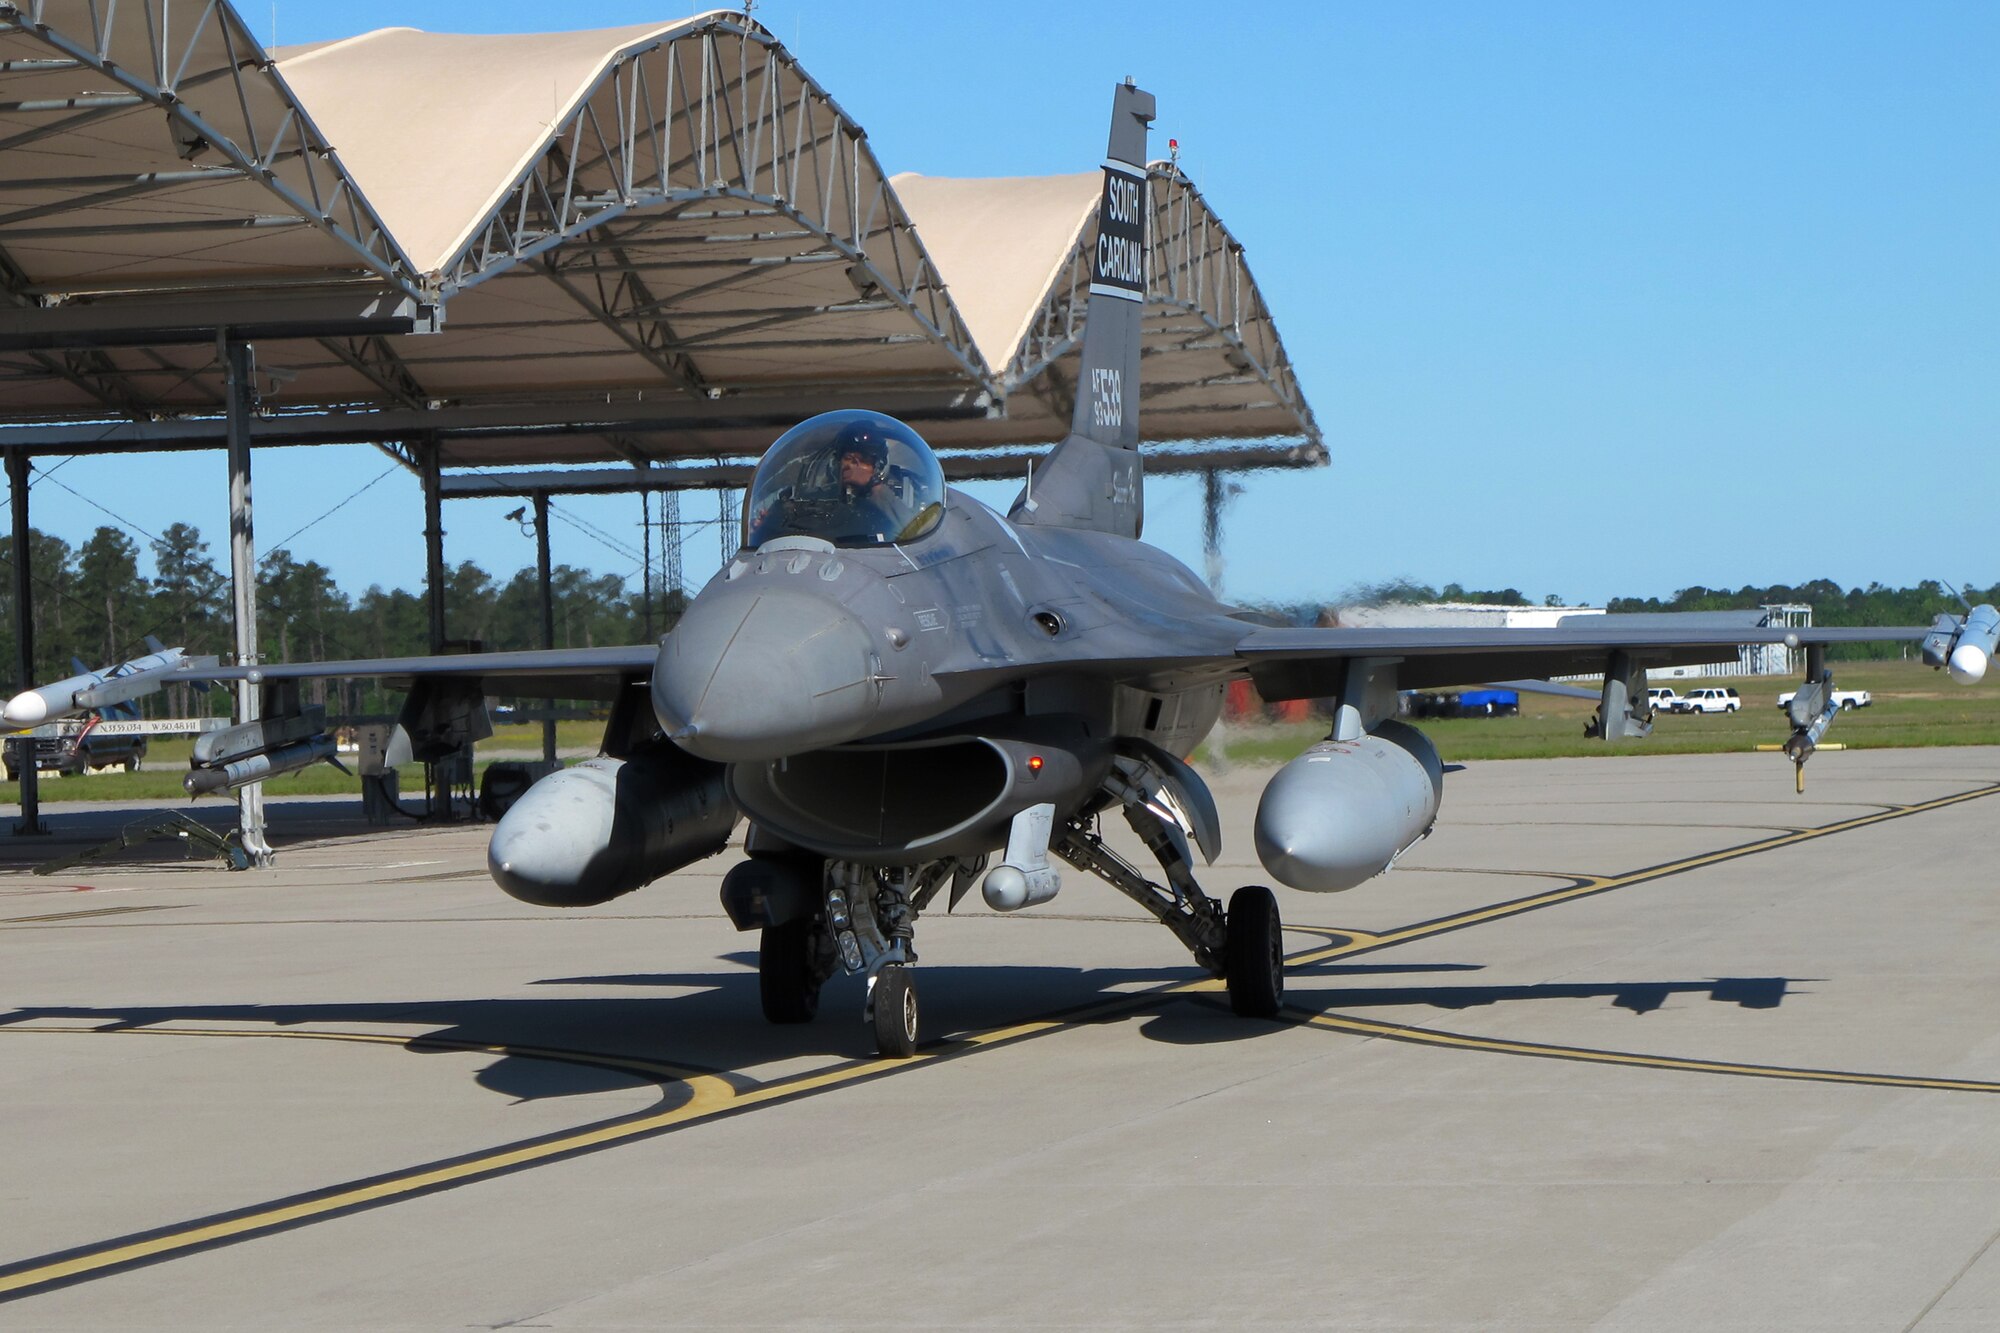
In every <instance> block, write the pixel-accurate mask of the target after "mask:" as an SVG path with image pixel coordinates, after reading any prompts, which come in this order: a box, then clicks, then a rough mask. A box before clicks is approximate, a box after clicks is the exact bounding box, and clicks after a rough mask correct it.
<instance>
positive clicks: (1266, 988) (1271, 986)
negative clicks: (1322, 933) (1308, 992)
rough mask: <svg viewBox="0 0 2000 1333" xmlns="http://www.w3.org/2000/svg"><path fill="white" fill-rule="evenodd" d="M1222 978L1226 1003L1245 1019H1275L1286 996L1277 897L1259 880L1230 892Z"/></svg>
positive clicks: (1224, 938) (1281, 934)
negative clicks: (1256, 882)
mask: <svg viewBox="0 0 2000 1333" xmlns="http://www.w3.org/2000/svg"><path fill="white" fill-rule="evenodd" d="M1223 921H1224V923H1225V926H1226V933H1225V934H1224V936H1223V946H1222V966H1223V974H1222V975H1223V980H1224V981H1225V982H1226V983H1227V985H1228V987H1229V1007H1230V1008H1231V1009H1234V1010H1235V1011H1236V1012H1237V1013H1239V1014H1241V1015H1242V1016H1243V1017H1245V1018H1275V1017H1277V1014H1278V1006H1279V1005H1281V1004H1283V1003H1284V1000H1285V936H1284V928H1283V926H1282V924H1281V923H1280V922H1279V920H1278V900H1277V898H1276V897H1275V896H1274V895H1273V894H1272V893H1271V891H1270V890H1269V889H1267V888H1265V887H1264V886H1263V885H1261V884H1246V885H1245V886H1243V887H1242V888H1240V889H1238V890H1237V891H1236V892H1235V893H1232V894H1230V895H1229V914H1228V915H1227V916H1226V917H1224V918H1223Z"/></svg>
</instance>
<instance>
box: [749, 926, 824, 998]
mask: <svg viewBox="0 0 2000 1333" xmlns="http://www.w3.org/2000/svg"><path fill="white" fill-rule="evenodd" d="M818 929H819V923H818V922H816V921H814V920H812V919H811V918H807V919H806V920H804V921H791V922H787V923H786V924H784V925H782V926H766V927H764V934H763V939H762V941H761V943H760V944H759V946H758V949H757V997H758V998H759V999H760V1000H762V1001H763V1003H764V1017H765V1018H767V1019H769V1020H770V1021H771V1022H773V1023H810V1022H812V1021H813V1019H814V1017H816V1016H817V1015H818V1014H819V984H820V983H819V978H818V977H816V976H814V975H813V944H814V942H815V941H814V935H815V933H816V932H817V931H818Z"/></svg>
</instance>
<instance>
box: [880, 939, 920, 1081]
mask: <svg viewBox="0 0 2000 1333" xmlns="http://www.w3.org/2000/svg"><path fill="white" fill-rule="evenodd" d="M868 1013H869V1017H870V1019H871V1020H873V1022H874V1024H875V1049H876V1050H878V1051H880V1052H881V1053H882V1054H883V1055H884V1056H885V1057H886V1058H888V1059H891V1060H907V1059H909V1058H910V1057H911V1056H913V1055H915V1054H916V1053H917V988H916V986H915V984H914V983H913V982H912V981H911V980H910V969H909V968H907V967H905V966H903V965H902V964H901V963H891V964H890V965H889V966H887V967H885V968H883V969H882V970H881V971H880V972H877V973H876V974H875V979H874V982H873V984H872V985H871V987H870V989H869V992H868Z"/></svg>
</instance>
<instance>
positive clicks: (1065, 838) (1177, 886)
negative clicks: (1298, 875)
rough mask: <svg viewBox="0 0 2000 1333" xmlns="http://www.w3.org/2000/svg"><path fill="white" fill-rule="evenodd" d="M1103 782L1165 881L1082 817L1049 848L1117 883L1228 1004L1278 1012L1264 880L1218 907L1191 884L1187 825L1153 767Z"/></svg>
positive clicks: (1281, 993) (1280, 990)
mask: <svg viewBox="0 0 2000 1333" xmlns="http://www.w3.org/2000/svg"><path fill="white" fill-rule="evenodd" d="M1105 785H1106V786H1107V788H1108V789H1109V790H1110V791H1111V793H1112V794H1113V795H1114V796H1116V797H1117V798H1118V800H1119V802H1120V804H1121V805H1122V806H1123V807H1124V813H1125V822H1126V823H1128V824H1130V825H1131V826H1132V831H1133V832H1134V833H1136V834H1138V835H1139V839H1140V841H1142V842H1144V843H1145V844H1146V848H1147V850H1148V851H1150V852H1152V853H1153V855H1154V856H1155V857H1156V858H1158V860H1159V862H1160V869H1161V870H1163V871H1164V872H1166V877H1167V883H1166V885H1165V886H1164V887H1162V886H1161V885H1158V884H1155V883H1153V882H1152V881H1151V880H1149V879H1147V878H1146V877H1145V876H1144V875H1143V874H1141V873H1140V872H1139V871H1138V869H1137V868H1136V867H1134V866H1133V865H1132V864H1131V863H1130V862H1128V861H1126V860H1125V859H1124V858H1123V857H1121V856H1119V855H1118V854H1117V853H1116V852H1114V851H1112V850H1111V849H1110V847H1108V846H1106V845H1105V842H1104V839H1103V838H1101V837H1099V836H1098V835H1097V833H1096V832H1095V831H1094V829H1093V828H1092V827H1091V826H1090V824H1089V823H1087V822H1086V821H1084V820H1081V819H1072V820H1070V821H1069V822H1068V823H1067V824H1065V825H1064V826H1063V827H1062V828H1061V830H1060V831H1059V832H1058V834H1057V836H1056V838H1055V840H1054V841H1053V842H1051V843H1050V845H1049V850H1050V851H1052V852H1054V853H1055V854H1056V855H1057V856H1060V857H1061V858H1062V859H1063V860H1065V861H1067V862H1069V863H1070V864H1071V865H1073V866H1075V867H1076V868H1077V869H1079V870H1086V871H1088V872H1090V873H1091V874H1093V875H1095V876H1097V877H1098V878H1099V879H1101V880H1103V881H1104V882H1105V883H1107V884H1109V885H1110V886H1111V887H1112V888H1114V889H1117V890H1118V891H1119V892H1120V893H1122V894H1124V895H1125V896H1126V897H1128V898H1130V899H1131V900H1132V901H1133V902H1135V903H1137V904H1139V906H1141V907H1143V908H1145V909H1146V910H1147V911H1148V912H1151V913H1152V914H1153V916H1154V918H1155V919H1156V920H1158V921H1159V922H1160V924H1161V925H1163V926H1165V927H1166V928H1167V929H1168V930H1171V931H1172V932H1174V934H1175V936H1176V937H1178V938H1179V940H1180V942H1181V943H1182V944H1185V945H1186V946H1187V947H1188V952H1190V953H1192V954H1193V955H1194V960H1195V962H1196V963H1198V964H1200V965H1201V966H1202V967H1204V968H1206V969H1207V970H1208V971H1209V973H1210V974H1211V975H1214V976H1217V977H1221V978H1222V979H1223V980H1224V982H1225V983H1226V984H1227V986H1228V989H1229V1007H1230V1008H1231V1009H1233V1010H1235V1011H1236V1012H1237V1013H1239V1014H1242V1015H1244V1016H1245V1017H1250V1018H1270V1017H1273V1016H1274V1015H1276V1014H1277V1012H1278V1009H1279V1007H1280V1006H1281V1005H1282V1004H1283V1003H1284V997H1285V966H1284V932H1283V927H1282V925H1281V923H1280V922H1279V920H1278V900H1277V898H1276V897H1275V896H1273V894H1272V893H1271V891H1270V890H1269V889H1267V888H1264V887H1262V886H1261V885H1250V886H1247V887H1244V888H1241V889H1238V890H1237V891H1236V892H1235V893H1234V894H1233V895H1231V897H1230V899H1229V910H1228V911H1227V912H1225V911H1223V908H1222V904H1221V903H1219V902H1217V901H1216V900H1215V899H1213V898H1211V897H1209V896H1208V895H1207V894H1206V893H1204V892H1202V889H1201V886H1200V885H1199V884H1197V883H1195V878H1194V863H1193V858H1192V857H1191V856H1190V855H1189V852H1188V839H1187V831H1186V830H1185V829H1184V828H1183V827H1182V826H1181V825H1180V823H1178V822H1176V821H1175V819H1174V818H1173V816H1174V811H1175V805H1174V803H1173V802H1172V801H1171V800H1166V799H1163V798H1162V786H1163V784H1162V783H1161V782H1160V780H1159V778H1158V776H1157V774H1154V773H1153V772H1152V771H1151V770H1150V769H1148V768H1146V767H1145V766H1143V765H1137V764H1122V765H1121V766H1120V767H1119V768H1118V769H1117V770H1115V771H1114V773H1113V774H1112V776H1111V777H1110V778H1109V779H1107V780H1106V784H1105Z"/></svg>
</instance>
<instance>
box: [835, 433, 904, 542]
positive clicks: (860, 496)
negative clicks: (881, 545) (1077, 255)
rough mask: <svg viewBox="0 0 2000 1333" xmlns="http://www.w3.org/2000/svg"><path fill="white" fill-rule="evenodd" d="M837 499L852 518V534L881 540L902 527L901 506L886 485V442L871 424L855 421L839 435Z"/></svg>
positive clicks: (892, 534)
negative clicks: (859, 533)
mask: <svg viewBox="0 0 2000 1333" xmlns="http://www.w3.org/2000/svg"><path fill="white" fill-rule="evenodd" d="M836 447H837V449H838V452H839V476H840V498H841V501H842V502H843V503H844V504H846V505H848V506H849V507H850V508H851V509H852V511H853V516H854V520H855V521H854V524H853V530H855V531H858V532H873V533H878V534H881V535H882V536H883V537H884V538H887V537H892V536H894V535H895V533H896V531H897V529H899V528H900V527H902V522H901V519H900V513H901V509H902V505H901V503H900V501H899V499H898V497H897V495H896V491H895V488H894V487H892V486H890V485H889V442H888V440H887V439H885V438H884V437H883V434H882V432H881V430H880V428H879V427H877V426H876V425H875V424H874V423H873V422H868V421H857V422H855V423H854V424H853V425H851V426H849V427H847V429H846V430H844V431H842V432H841V436H840V439H839V441H838V443H837V446H836Z"/></svg>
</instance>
